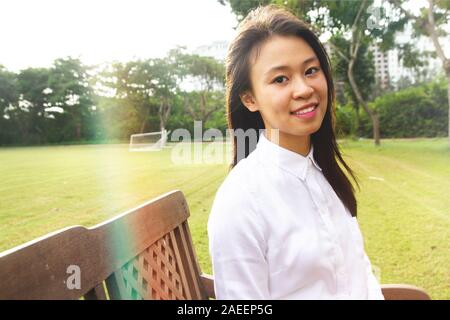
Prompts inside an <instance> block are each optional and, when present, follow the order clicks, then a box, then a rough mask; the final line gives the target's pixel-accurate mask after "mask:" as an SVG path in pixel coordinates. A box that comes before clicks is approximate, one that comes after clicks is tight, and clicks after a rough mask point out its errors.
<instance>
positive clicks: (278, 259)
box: [208, 134, 384, 299]
mask: <svg viewBox="0 0 450 320" xmlns="http://www.w3.org/2000/svg"><path fill="white" fill-rule="evenodd" d="M208 237H209V250H210V255H211V258H212V265H213V273H214V279H215V281H214V286H215V293H216V297H217V299H383V298H384V297H383V295H382V293H381V288H380V284H379V283H378V281H377V279H376V278H375V276H374V274H373V272H372V268H371V264H370V261H369V259H368V257H367V255H366V253H365V251H364V241H363V237H362V235H361V232H360V229H359V226H358V222H357V220H356V218H353V217H352V216H351V214H350V212H349V211H348V210H347V209H346V208H345V206H344V205H343V203H342V202H341V200H340V199H339V198H338V196H337V195H336V193H335V192H334V190H333V188H332V187H331V186H330V184H329V183H328V181H327V180H326V178H325V177H324V175H323V174H322V172H321V169H320V167H319V166H318V165H317V163H316V162H315V161H314V158H313V148H312V147H311V150H310V152H309V154H308V156H306V157H303V156H301V155H299V154H297V153H295V152H292V151H290V150H287V149H284V148H282V147H280V146H278V145H277V144H275V143H273V142H271V141H269V140H268V139H267V138H266V137H265V136H264V134H261V137H260V139H259V141H258V145H257V147H256V149H255V150H254V151H253V152H252V153H251V154H250V155H249V156H248V157H247V158H246V159H243V160H241V161H240V162H239V163H238V164H237V165H236V166H235V167H234V168H233V170H231V172H230V173H229V174H228V176H227V177H226V179H225V181H224V182H223V183H222V185H221V186H220V188H219V190H218V192H217V194H216V197H215V199H214V203H213V206H212V211H211V214H210V217H209V220H208Z"/></svg>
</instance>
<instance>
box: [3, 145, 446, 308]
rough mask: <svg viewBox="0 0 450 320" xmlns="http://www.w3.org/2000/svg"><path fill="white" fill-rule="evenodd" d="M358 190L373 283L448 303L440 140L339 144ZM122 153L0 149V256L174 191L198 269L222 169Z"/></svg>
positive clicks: (99, 148) (117, 148) (96, 148)
mask: <svg viewBox="0 0 450 320" xmlns="http://www.w3.org/2000/svg"><path fill="white" fill-rule="evenodd" d="M342 148H343V152H344V155H345V157H346V159H347V160H348V163H349V164H350V165H351V167H352V168H353V169H354V170H355V171H356V173H357V174H358V177H359V180H360V186H361V190H360V191H358V193H357V198H358V201H359V218H358V220H359V222H360V225H361V229H362V231H363V234H364V237H365V241H366V251H367V253H368V255H369V257H370V258H371V260H372V264H373V265H374V266H375V267H376V269H377V270H378V271H379V273H380V276H381V282H382V283H407V284H413V285H416V286H419V287H423V288H425V289H426V290H427V292H429V293H430V294H431V296H432V298H434V299H450V152H449V151H448V149H447V141H446V140H445V139H419V140H384V141H382V146H381V147H380V148H374V146H373V144H372V143H371V141H358V142H353V141H344V142H342ZM171 150H172V149H169V148H168V149H165V150H164V151H161V152H153V153H152V152H141V153H130V152H128V147H127V146H125V145H87V146H56V147H30V148H0V181H1V183H0V251H3V250H6V249H8V248H11V247H13V246H15V245H18V244H21V243H24V242H26V241H28V240H31V239H33V238H35V237H38V236H41V235H44V234H46V233H48V232H50V231H54V230H57V229H60V228H63V227H67V226H70V225H75V224H77V225H84V226H87V227H89V226H92V225H94V224H96V223H99V222H101V221H103V220H105V219H107V218H110V217H112V216H114V215H117V214H119V213H121V212H122V211H124V210H127V209H130V208H132V207H134V206H136V205H139V204H141V203H142V202H144V201H146V200H148V199H151V198H153V197H156V196H158V195H160V194H162V193H165V192H168V191H170V190H173V189H179V190H181V191H183V193H184V194H185V196H186V197H187V201H188V204H189V207H190V210H191V218H190V220H189V224H190V228H191V232H192V237H193V241H194V245H195V248H196V251H197V255H198V257H199V259H200V265H201V267H202V270H203V271H205V272H207V273H211V263H210V257H209V255H208V237H207V231H206V224H207V220H208V214H209V210H210V208H211V204H212V201H213V199H214V195H215V192H216V190H217V188H218V187H219V185H220V183H221V182H222V181H223V179H224V178H225V176H226V174H227V171H228V170H227V165H226V164H208V165H205V164H184V165H177V164H174V163H172V161H171Z"/></svg>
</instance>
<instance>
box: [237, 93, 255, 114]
mask: <svg viewBox="0 0 450 320" xmlns="http://www.w3.org/2000/svg"><path fill="white" fill-rule="evenodd" d="M239 97H240V98H241V101H242V103H243V104H244V106H245V107H246V108H247V109H248V110H249V111H251V112H255V111H258V110H259V108H258V105H257V104H256V100H255V98H254V97H253V94H252V93H251V92H250V91H245V92H244V93H241V94H240V95H239Z"/></svg>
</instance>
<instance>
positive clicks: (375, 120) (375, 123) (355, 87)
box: [347, 59, 380, 146]
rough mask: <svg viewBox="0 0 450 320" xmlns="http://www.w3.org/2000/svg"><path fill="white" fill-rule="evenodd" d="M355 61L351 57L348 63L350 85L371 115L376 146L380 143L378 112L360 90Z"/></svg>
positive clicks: (360, 102)
mask: <svg viewBox="0 0 450 320" xmlns="http://www.w3.org/2000/svg"><path fill="white" fill-rule="evenodd" d="M354 63H355V59H350V61H349V63H348V70H347V75H348V79H349V80H350V86H351V87H352V90H353V92H354V93H355V96H356V99H358V102H359V104H360V105H362V106H363V108H364V110H365V111H366V112H367V114H368V115H369V118H370V121H371V122H372V127H373V139H374V142H375V145H376V146H379V145H380V121H379V118H378V114H376V113H375V112H373V111H372V110H370V109H369V106H368V105H367V102H366V101H365V100H364V99H363V97H362V95H361V92H360V91H359V88H358V85H357V84H356V81H355V78H354V77H353V65H354Z"/></svg>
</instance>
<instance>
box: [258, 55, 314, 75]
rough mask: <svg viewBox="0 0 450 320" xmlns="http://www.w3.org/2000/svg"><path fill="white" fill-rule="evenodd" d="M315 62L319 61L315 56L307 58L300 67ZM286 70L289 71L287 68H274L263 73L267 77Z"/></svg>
mask: <svg viewBox="0 0 450 320" xmlns="http://www.w3.org/2000/svg"><path fill="white" fill-rule="evenodd" d="M315 60H319V59H318V58H317V57H316V56H313V57H309V58H308V59H306V60H305V61H303V62H302V65H305V64H308V63H310V62H312V61H315ZM287 69H289V66H275V67H272V68H270V69H269V70H268V71H266V72H265V73H264V75H268V74H270V73H272V72H274V71H282V70H287Z"/></svg>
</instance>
